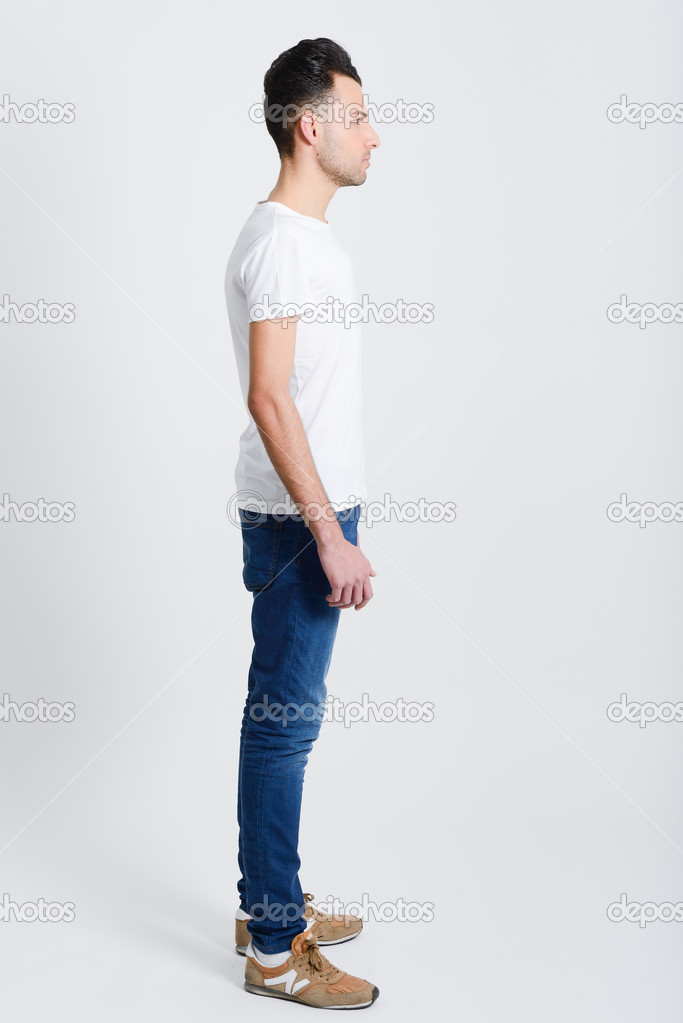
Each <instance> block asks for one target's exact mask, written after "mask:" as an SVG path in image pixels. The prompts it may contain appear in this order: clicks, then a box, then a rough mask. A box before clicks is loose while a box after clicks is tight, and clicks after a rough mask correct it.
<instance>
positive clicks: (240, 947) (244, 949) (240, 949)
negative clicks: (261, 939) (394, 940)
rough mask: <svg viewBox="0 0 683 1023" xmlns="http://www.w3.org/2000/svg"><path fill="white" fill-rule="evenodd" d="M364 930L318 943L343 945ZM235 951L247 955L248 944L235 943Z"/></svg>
mask: <svg viewBox="0 0 683 1023" xmlns="http://www.w3.org/2000/svg"><path fill="white" fill-rule="evenodd" d="M362 930H363V928H362V927H361V928H360V930H358V931H354V932H353V934H347V935H346V937H345V938H335V940H334V941H320V939H318V944H319V945H320V946H321V947H322V946H323V945H325V946H327V945H343V944H344V942H345V941H353V939H354V938H357V937H358V935H359V934H360V933H361V931H362ZM235 952H237V954H238V955H241V956H243V955H246V953H247V946H246V945H235ZM368 1004H369V1003H368Z"/></svg>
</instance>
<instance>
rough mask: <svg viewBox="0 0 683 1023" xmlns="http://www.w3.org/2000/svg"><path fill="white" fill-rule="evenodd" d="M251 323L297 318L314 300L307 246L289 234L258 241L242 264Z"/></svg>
mask: <svg viewBox="0 0 683 1023" xmlns="http://www.w3.org/2000/svg"><path fill="white" fill-rule="evenodd" d="M242 280H243V282H244V290H245V294H246V298H247V309H248V311H249V322H250V323H252V322H255V321H256V322H260V321H262V320H269V319H271V320H272V319H277V318H278V317H280V316H296V315H297V313H298V312H301V307H302V306H303V305H305V304H306V303H310V302H313V301H314V298H313V290H312V288H311V285H310V268H309V267H308V266H307V258H306V251H305V246H304V245H303V244H302V241H301V239H300V238H297V237H296V236H295V235H293V234H289V233H288V232H287V231H282V230H274V231H273V232H271V234H269V235H268V236H267V237H266V238H262V239H261V240H260V241H258V242H257V243H256V244H255V245H254V246H253V247H252V248H251V249H250V250H249V252H248V253H247V255H246V257H245V259H244V263H243V264H242Z"/></svg>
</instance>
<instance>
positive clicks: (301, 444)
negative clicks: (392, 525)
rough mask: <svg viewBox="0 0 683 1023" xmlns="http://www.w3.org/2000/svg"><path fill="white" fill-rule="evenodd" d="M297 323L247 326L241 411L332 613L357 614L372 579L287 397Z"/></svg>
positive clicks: (293, 319)
mask: <svg viewBox="0 0 683 1023" xmlns="http://www.w3.org/2000/svg"><path fill="white" fill-rule="evenodd" d="M297 319H298V317H284V318H282V319H280V320H264V321H263V322H259V323H250V324H249V394H248V397H247V406H248V408H249V412H250V413H251V415H252V418H253V420H254V422H255V423H256V427H257V429H258V431H259V434H260V436H261V439H262V440H263V444H264V446H265V449H266V451H267V453H268V457H269V458H270V460H271V462H272V463H273V466H274V467H275V471H276V472H277V474H278V476H279V477H280V479H281V480H282V482H283V484H284V486H285V488H286V490H287V491H288V493H289V494H290V495H291V498H292V500H293V501H294V504H295V505H296V507H297V508H298V510H299V513H300V514H301V515H302V516H303V518H304V522H305V523H306V525H307V526H308V528H309V529H310V531H311V533H312V534H313V536H314V538H315V541H316V544H317V547H318V556H319V557H320V562H321V564H322V566H323V570H324V572H325V575H326V576H327V578H328V580H329V583H330V586H331V588H332V592H331V593H330V594H328V596H327V601H328V602H329V604H330V606H332V607H341V608H347V607H355V608H356V610H357V611H359V610H360V609H361V608H362V607H365V605H366V604H367V603H368V601H369V600H371V598H372V596H373V592H372V585H371V583H370V576H372V575H376V572H375V571H374V570H373V568H372V566H371V564H370V562H369V561H368V559H367V558H366V557H365V555H364V554H363V553H362V551H361V549H360V544H358V546H356V547H354V545H353V544H352V543H349V541H348V540H347V539H346V538H345V536H344V534H343V532H342V529H341V526H340V525H339V523H338V521H337V519H336V517H335V515H334V508H333V507H332V505H331V504H330V501H329V498H328V496H327V494H326V493H325V489H324V487H323V485H322V483H321V481H320V477H319V476H318V472H317V470H316V467H315V464H314V462H313V457H312V455H311V450H310V448H309V446H308V440H307V438H306V432H305V430H304V427H303V423H302V422H301V417H300V415H299V413H298V411H297V408H296V406H295V404H294V402H293V401H292V397H291V394H290V393H289V378H290V375H291V372H292V366H293V365H294V349H295V343H296V321H297Z"/></svg>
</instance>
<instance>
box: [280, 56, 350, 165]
mask: <svg viewBox="0 0 683 1023" xmlns="http://www.w3.org/2000/svg"><path fill="white" fill-rule="evenodd" d="M335 75H346V76H347V77H348V78H353V80H354V81H356V82H358V84H359V85H361V86H362V84H363V83H362V82H361V80H360V76H359V74H358V72H357V71H356V69H355V67H354V66H353V64H352V63H351V58H350V57H349V55H348V53H347V52H346V50H345V49H344V47H343V46H340V45H339V43H335V42H334V40H332V39H325V38H321V39H302V40H301V41H300V42H298V43H297V44H296V46H292V47H291V49H289V50H285V51H284V53H281V54H280V56H279V57H276V59H275V60H274V61H273V63H272V64H271V65H270V67H269V68H268V70H267V71H266V74H265V77H264V79H263V91H264V94H265V95H264V107H265V114H266V127H267V129H268V134H269V135H270V137H271V138H272V139H273V141H274V142H275V145H276V146H277V151H278V153H279V154H280V159H284V158H285V157H291V156H294V129H295V127H296V124H297V123H298V120H299V117H300V116H301V115H300V114H299V116H295V117H294V120H291V119H290V118H286V117H285V118H283V116H282V109H281V108H283V107H284V108H285V114H286V108H287V107H288V105H289V104H293V105H294V106H295V107H297V108H298V107H302V106H306V105H309V104H310V105H311V106H315V105H316V104H317V103H321V102H323V101H324V100H325V99H327V97H329V96H330V95H331V93H332V88H333V86H334V76H335ZM272 107H275V109H274V110H271V111H270V116H269V108H272ZM290 109H291V108H290Z"/></svg>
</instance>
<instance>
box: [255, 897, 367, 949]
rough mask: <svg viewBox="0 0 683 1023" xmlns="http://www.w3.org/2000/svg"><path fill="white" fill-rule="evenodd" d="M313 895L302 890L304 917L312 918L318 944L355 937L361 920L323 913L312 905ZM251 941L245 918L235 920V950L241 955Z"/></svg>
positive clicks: (333, 942)
mask: <svg viewBox="0 0 683 1023" xmlns="http://www.w3.org/2000/svg"><path fill="white" fill-rule="evenodd" d="M313 899H314V896H313V895H311V894H310V892H304V902H305V904H306V909H305V910H304V917H305V918H306V920H311V919H312V920H314V921H315V922H314V923H312V924H311V926H310V927H309V928H308V930H309V932H310V933H311V934H313V935H314V936H315V939H316V941H317V942H318V944H319V945H340V944H341V943H342V942H343V941H351V938H357V937H358V935H359V934H360V932H361V931H362V930H363V921H362V920H361V919H360V917H357V916H335V915H333V914H332V913H323V911H322V910H321V909H318V908H317V907H316V906H314V905H313ZM250 941H251V935H250V934H249V930H248V928H247V921H246V920H235V952H239V954H240V955H241V956H243V955H244V954H245V952H246V950H247V945H248V944H249V942H250Z"/></svg>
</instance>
